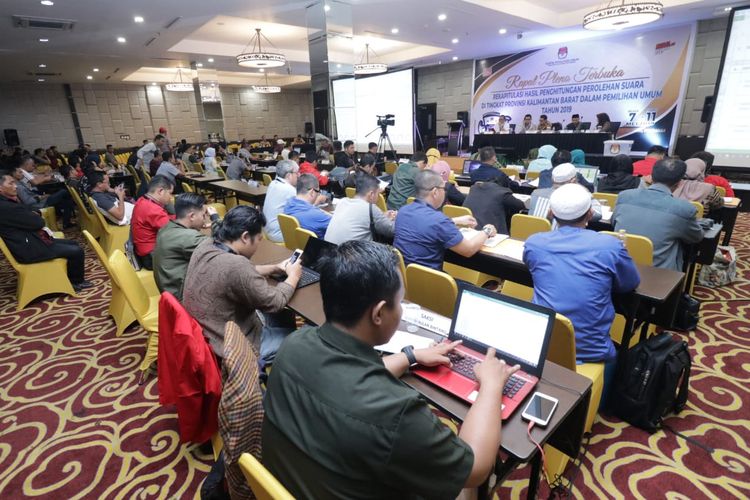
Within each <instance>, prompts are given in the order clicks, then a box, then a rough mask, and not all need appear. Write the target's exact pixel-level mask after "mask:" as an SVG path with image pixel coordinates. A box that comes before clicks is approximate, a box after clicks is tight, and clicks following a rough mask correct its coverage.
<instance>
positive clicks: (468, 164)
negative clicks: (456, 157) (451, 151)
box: [462, 160, 482, 175]
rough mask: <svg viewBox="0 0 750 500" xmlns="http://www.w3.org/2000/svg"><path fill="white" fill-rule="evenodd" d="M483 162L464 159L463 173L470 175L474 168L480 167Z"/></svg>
mask: <svg viewBox="0 0 750 500" xmlns="http://www.w3.org/2000/svg"><path fill="white" fill-rule="evenodd" d="M481 164H482V162H481V161H479V160H464V169H463V172H462V173H463V174H464V175H469V174H470V173H472V172H473V171H474V170H476V169H478V168H479V165H481Z"/></svg>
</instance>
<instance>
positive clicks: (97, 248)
mask: <svg viewBox="0 0 750 500" xmlns="http://www.w3.org/2000/svg"><path fill="white" fill-rule="evenodd" d="M83 237H84V238H86V241H88V242H89V246H90V247H91V248H92V249H93V250H94V253H95V254H96V257H97V258H98V259H99V262H101V264H102V265H103V266H104V270H105V271H107V274H109V277H110V278H111V279H113V280H114V273H113V272H112V267H111V266H110V265H109V257H107V254H106V253H104V249H103V248H102V246H101V245H100V244H99V242H98V241H96V238H94V236H93V235H92V234H91V233H90V232H88V231H87V230H85V229H84V230H83Z"/></svg>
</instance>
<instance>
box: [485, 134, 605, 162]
mask: <svg viewBox="0 0 750 500" xmlns="http://www.w3.org/2000/svg"><path fill="white" fill-rule="evenodd" d="M611 138H612V135H611V134H602V133H598V132H570V133H567V132H551V133H547V132H532V133H528V134H477V135H475V136H474V144H475V145H480V144H481V145H483V146H492V147H494V148H495V150H497V151H498V153H500V154H505V155H506V156H511V157H514V158H528V157H529V151H530V150H531V149H534V148H540V147H542V146H544V145H545V144H551V145H552V146H555V147H556V148H557V149H567V150H568V151H572V150H574V149H582V150H583V151H585V152H586V153H587V154H589V153H592V154H601V153H603V152H604V141H608V140H610V139H611Z"/></svg>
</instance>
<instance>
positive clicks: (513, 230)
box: [510, 214, 552, 241]
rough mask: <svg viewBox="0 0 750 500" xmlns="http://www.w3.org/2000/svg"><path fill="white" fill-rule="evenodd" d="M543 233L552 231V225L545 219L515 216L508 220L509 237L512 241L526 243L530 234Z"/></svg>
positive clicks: (522, 215) (521, 215)
mask: <svg viewBox="0 0 750 500" xmlns="http://www.w3.org/2000/svg"><path fill="white" fill-rule="evenodd" d="M545 231H552V224H550V222H549V221H548V220H547V219H545V218H542V217H534V216H533V215H526V214H515V215H513V217H512V218H511V219H510V237H511V238H513V239H516V240H522V241H526V239H527V238H528V237H529V236H531V235H532V234H535V233H543V232H545Z"/></svg>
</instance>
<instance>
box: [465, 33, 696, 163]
mask: <svg viewBox="0 0 750 500" xmlns="http://www.w3.org/2000/svg"><path fill="white" fill-rule="evenodd" d="M693 33H694V26H693V25H687V26H677V27H671V28H666V29H659V30H654V31H649V32H642V33H641V32H633V33H630V34H622V35H616V36H612V37H607V38H599V39H594V40H582V41H576V42H570V43H565V44H560V45H555V46H549V47H544V48H540V49H534V50H528V51H525V52H519V53H515V54H509V55H505V56H499V57H494V58H490V59H482V60H478V61H475V63H474V97H473V99H472V109H471V135H472V141H473V136H474V135H475V134H482V133H486V132H487V131H488V130H489V129H490V128H495V129H496V130H497V127H498V125H497V124H498V120H499V119H500V116H505V117H506V120H509V124H515V127H516V132H518V131H519V130H520V128H521V123H522V122H523V117H524V115H525V114H527V113H528V114H531V115H532V122H533V123H534V124H538V123H539V115H542V114H545V115H547V117H548V120H549V121H550V122H552V123H560V124H561V125H562V127H563V130H564V129H565V126H566V125H568V124H570V123H571V115H573V114H578V115H580V116H581V119H580V121H581V122H591V131H592V132H593V131H595V129H596V124H597V119H596V115H597V114H598V113H607V114H608V115H609V118H610V120H611V121H612V122H620V128H619V130H618V132H617V134H616V138H617V139H626V140H633V141H635V142H634V144H633V148H632V150H633V151H646V150H647V149H648V148H649V147H650V146H652V145H654V144H660V145H662V146H665V147H667V146H668V145H669V144H670V143H672V142H674V141H673V139H674V136H675V135H676V133H677V128H678V126H679V122H678V120H679V117H680V108H681V106H682V100H683V96H684V93H685V87H686V83H687V82H686V80H687V77H686V73H687V64H688V62H689V61H690V59H691V55H692V43H691V39H692V37H693V36H694V34H693ZM587 153H601V151H587Z"/></svg>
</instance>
